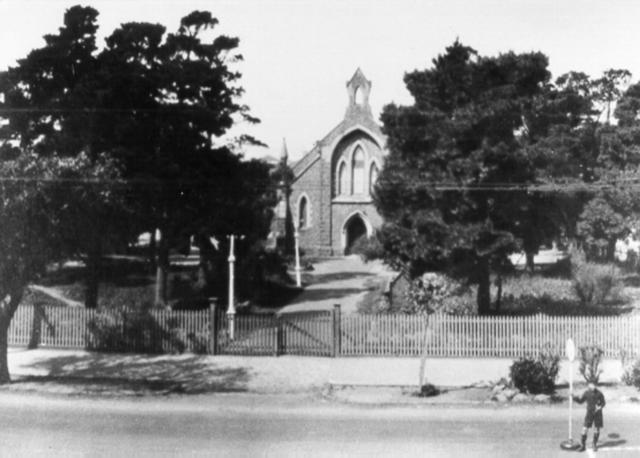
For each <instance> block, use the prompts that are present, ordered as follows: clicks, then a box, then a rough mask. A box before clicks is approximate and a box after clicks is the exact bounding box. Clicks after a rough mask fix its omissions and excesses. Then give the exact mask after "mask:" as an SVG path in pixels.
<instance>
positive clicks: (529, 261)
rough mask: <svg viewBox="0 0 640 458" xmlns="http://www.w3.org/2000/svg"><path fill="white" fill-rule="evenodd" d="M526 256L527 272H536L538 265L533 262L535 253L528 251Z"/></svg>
mask: <svg viewBox="0 0 640 458" xmlns="http://www.w3.org/2000/svg"><path fill="white" fill-rule="evenodd" d="M525 256H526V260H527V261H526V262H527V266H526V267H527V270H528V271H529V272H531V273H533V271H534V270H535V268H536V264H535V262H534V261H533V259H534V256H535V253H534V252H533V251H527V252H526V253H525Z"/></svg>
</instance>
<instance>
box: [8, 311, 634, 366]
mask: <svg viewBox="0 0 640 458" xmlns="http://www.w3.org/2000/svg"><path fill="white" fill-rule="evenodd" d="M34 310H35V309H34V307H31V306H21V307H19V308H18V310H17V312H16V315H15V317H14V319H13V321H12V323H11V326H10V327H9V344H10V345H20V346H26V345H29V344H30V343H33V342H34V341H35V342H37V344H38V345H39V346H43V347H60V348H90V349H91V348H95V349H100V345H99V343H100V342H102V343H104V342H105V341H108V340H109V339H115V340H116V341H117V345H116V346H117V348H118V349H119V350H122V351H151V352H182V351H193V352H201V353H202V352H208V353H211V352H214V351H215V352H217V353H241V354H262V355H265V354H299V355H336V356H418V355H421V354H423V352H424V351H426V353H427V354H428V355H431V356H442V357H503V358H517V357H519V356H524V355H532V354H535V353H537V352H538V351H539V350H540V349H541V348H544V347H548V348H550V349H551V350H553V351H555V352H557V353H559V354H562V352H563V351H564V345H565V342H566V339H567V338H569V337H571V338H572V339H573V340H574V341H575V343H576V345H577V346H578V347H580V346H586V345H597V346H599V347H600V348H602V349H603V350H604V352H605V356H606V357H611V358H617V357H619V355H620V352H621V351H625V352H627V353H628V354H636V355H640V315H629V316H619V317H604V316H600V317H559V316H545V315H537V316H529V317H477V316H450V315H430V316H420V315H356V314H352V315H344V314H343V315H340V313H339V312H338V313H337V315H335V314H334V315H332V314H327V313H328V312H327V313H324V314H318V313H308V314H299V315H296V316H291V317H286V316H281V317H275V316H242V315H238V316H236V318H235V338H234V340H230V339H229V335H228V333H227V326H228V322H227V320H226V317H225V316H224V314H219V315H218V317H219V318H218V319H217V324H216V326H215V330H214V329H213V328H214V326H212V321H211V317H212V313H211V311H210V310H202V311H193V312H188V311H171V310H155V309H154V310H151V311H149V313H148V314H146V315H144V316H145V318H144V319H143V320H142V321H141V320H140V318H139V316H138V318H136V312H133V311H128V312H124V313H123V311H96V310H88V309H85V308H80V307H55V306H44V307H42V308H41V310H42V311H43V312H37V313H36V314H35V317H34ZM138 315H139V314H138ZM38 317H39V318H38ZM105 329H108V330H109V332H110V333H111V335H109V336H107V337H105V334H104V331H105ZM212 332H215V334H216V336H215V341H216V345H214V344H213V340H214V339H213V336H212ZM98 335H100V336H101V339H98V338H97V336H98ZM114 345H115V344H114Z"/></svg>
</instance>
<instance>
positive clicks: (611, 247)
mask: <svg viewBox="0 0 640 458" xmlns="http://www.w3.org/2000/svg"><path fill="white" fill-rule="evenodd" d="M607 261H608V262H616V239H613V240H609V243H608V245H607Z"/></svg>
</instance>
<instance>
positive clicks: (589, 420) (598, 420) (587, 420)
mask: <svg viewBox="0 0 640 458" xmlns="http://www.w3.org/2000/svg"><path fill="white" fill-rule="evenodd" d="M591 426H595V427H596V428H602V410H598V411H597V412H587V415H585V417H584V427H585V428H591Z"/></svg>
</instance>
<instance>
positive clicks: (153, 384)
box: [0, 348, 640, 406]
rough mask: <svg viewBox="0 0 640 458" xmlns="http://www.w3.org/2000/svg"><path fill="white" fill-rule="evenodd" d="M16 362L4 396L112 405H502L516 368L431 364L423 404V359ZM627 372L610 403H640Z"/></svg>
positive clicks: (607, 386)
mask: <svg viewBox="0 0 640 458" xmlns="http://www.w3.org/2000/svg"><path fill="white" fill-rule="evenodd" d="M8 357H9V370H10V373H11V375H12V379H13V383H12V384H10V385H7V386H4V387H0V392H4V393H11V392H13V393H22V394H24V393H37V394H45V395H62V396H69V395H71V396H107V397H108V396H118V397H127V396H167V395H199V394H204V395H206V394H211V395H219V394H223V393H236V394H247V395H283V396H293V397H295V396H307V397H314V398H317V399H324V400H332V401H337V402H343V403H349V404H362V405H397V406H401V405H420V404H429V405H474V406H480V405H487V406H492V405H497V403H496V402H495V399H493V398H495V396H493V395H495V394H496V392H495V390H496V388H495V386H496V384H498V383H499V381H500V379H507V378H508V373H509V372H508V369H509V366H510V364H511V363H512V361H510V360H508V359H466V358H429V359H428V360H427V362H426V365H425V376H426V381H427V382H429V383H431V384H433V385H436V386H437V387H438V388H439V389H440V390H441V391H442V393H441V394H440V395H438V396H435V397H427V398H420V397H417V396H416V393H417V392H418V390H419V389H418V377H419V368H420V359H419V358H373V357H371V358H320V357H302V356H280V357H236V356H207V355H193V354H182V355H137V354H117V353H95V352H87V351H83V350H53V349H38V350H27V349H22V348H11V349H9V354H8ZM573 370H574V380H576V381H579V374H578V368H577V364H574V366H573ZM620 370H621V368H620V363H619V362H618V361H614V360H611V361H605V364H604V372H603V374H602V377H601V382H602V383H603V386H602V388H601V389H602V390H603V392H604V394H605V396H606V397H607V400H608V402H613V403H616V402H619V403H627V404H629V403H634V402H638V398H640V393H639V392H638V390H637V389H635V388H634V387H627V386H621V385H620V384H619V383H618V382H619V380H620V378H619V377H620ZM568 371H569V366H568V364H566V363H565V364H562V365H561V370H560V374H559V378H558V390H557V393H556V395H555V396H554V397H553V398H549V399H544V400H543V402H544V403H547V404H558V403H560V404H561V403H563V402H566V400H567V399H568V397H567V396H568V388H567V385H568V383H567V380H568V374H569V372H568ZM576 389H582V388H581V387H580V385H578V386H577V387H576ZM515 401H517V399H514V402H515ZM521 401H526V399H525V400H521ZM530 401H532V402H533V401H534V400H533V399H530ZM518 402H520V401H518ZM535 402H536V403H539V402H540V400H535Z"/></svg>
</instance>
